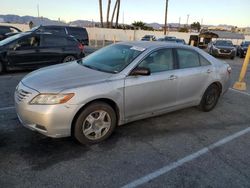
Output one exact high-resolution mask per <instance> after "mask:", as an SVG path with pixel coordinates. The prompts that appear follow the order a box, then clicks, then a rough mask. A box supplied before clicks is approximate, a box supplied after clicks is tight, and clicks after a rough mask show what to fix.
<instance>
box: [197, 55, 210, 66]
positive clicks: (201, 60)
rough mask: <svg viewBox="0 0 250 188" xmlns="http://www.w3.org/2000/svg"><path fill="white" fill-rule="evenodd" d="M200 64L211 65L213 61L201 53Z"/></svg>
mask: <svg viewBox="0 0 250 188" xmlns="http://www.w3.org/2000/svg"><path fill="white" fill-rule="evenodd" d="M200 64H201V66H207V65H211V63H210V62H209V61H208V60H207V59H205V58H204V57H203V56H201V55H200Z"/></svg>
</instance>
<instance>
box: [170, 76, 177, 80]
mask: <svg viewBox="0 0 250 188" xmlns="http://www.w3.org/2000/svg"><path fill="white" fill-rule="evenodd" d="M168 79H169V80H176V79H177V76H175V75H171V76H170V77H169V78H168Z"/></svg>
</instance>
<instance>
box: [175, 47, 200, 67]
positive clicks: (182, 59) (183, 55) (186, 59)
mask: <svg viewBox="0 0 250 188" xmlns="http://www.w3.org/2000/svg"><path fill="white" fill-rule="evenodd" d="M176 51H177V57H178V62H179V68H180V69H184V68H192V67H199V66H200V60H199V55H198V53H197V52H195V51H192V50H187V49H177V50H176Z"/></svg>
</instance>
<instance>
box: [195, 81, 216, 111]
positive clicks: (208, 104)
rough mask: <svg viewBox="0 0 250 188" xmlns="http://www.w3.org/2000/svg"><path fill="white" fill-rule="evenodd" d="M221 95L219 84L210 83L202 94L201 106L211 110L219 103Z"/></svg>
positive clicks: (202, 108)
mask: <svg viewBox="0 0 250 188" xmlns="http://www.w3.org/2000/svg"><path fill="white" fill-rule="evenodd" d="M219 97H220V89H219V87H218V86H217V85H215V84H212V85H210V86H209V87H208V88H207V89H206V91H205V93H204V95H203V96H202V99H201V102H200V105H199V108H200V109H201V110H202V111H204V112H209V111H211V110H212V109H213V108H214V107H215V106H216V104H217V102H218V100H219Z"/></svg>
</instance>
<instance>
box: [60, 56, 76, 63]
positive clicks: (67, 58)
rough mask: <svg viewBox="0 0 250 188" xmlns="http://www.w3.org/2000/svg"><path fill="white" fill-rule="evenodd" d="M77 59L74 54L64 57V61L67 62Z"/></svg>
mask: <svg viewBox="0 0 250 188" xmlns="http://www.w3.org/2000/svg"><path fill="white" fill-rule="evenodd" d="M75 60H76V58H75V56H73V55H68V56H66V57H65V58H64V59H63V63H67V62H71V61H75Z"/></svg>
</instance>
